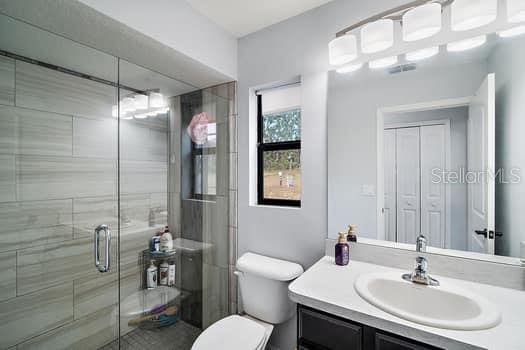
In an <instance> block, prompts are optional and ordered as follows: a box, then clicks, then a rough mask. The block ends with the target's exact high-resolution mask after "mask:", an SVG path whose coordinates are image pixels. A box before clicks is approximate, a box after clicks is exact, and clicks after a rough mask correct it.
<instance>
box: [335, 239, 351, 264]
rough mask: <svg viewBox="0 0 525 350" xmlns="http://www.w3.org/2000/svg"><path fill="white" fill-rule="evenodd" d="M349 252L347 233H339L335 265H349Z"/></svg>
mask: <svg viewBox="0 0 525 350" xmlns="http://www.w3.org/2000/svg"><path fill="white" fill-rule="evenodd" d="M349 250H350V248H349V246H348V243H346V232H339V239H338V242H337V244H336V245H335V263H336V264H337V265H340V266H344V265H348V259H349Z"/></svg>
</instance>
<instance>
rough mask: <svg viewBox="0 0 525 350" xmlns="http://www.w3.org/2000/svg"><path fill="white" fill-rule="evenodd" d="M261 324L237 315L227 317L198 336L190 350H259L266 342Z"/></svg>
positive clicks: (264, 331) (264, 330)
mask: <svg viewBox="0 0 525 350" xmlns="http://www.w3.org/2000/svg"><path fill="white" fill-rule="evenodd" d="M266 333H267V332H266V329H265V327H263V326H262V325H261V324H259V323H257V322H255V321H252V320H250V319H248V318H246V317H241V316H238V315H233V316H228V317H226V318H223V319H222V320H219V321H217V322H215V323H214V324H212V325H211V326H210V327H208V328H207V329H206V330H205V331H204V332H202V333H201V335H199V337H198V338H197V340H196V341H195V343H193V346H192V348H191V350H212V349H213V350H220V349H224V350H259V349H262V347H263V346H264V344H265V343H266V340H267V335H266Z"/></svg>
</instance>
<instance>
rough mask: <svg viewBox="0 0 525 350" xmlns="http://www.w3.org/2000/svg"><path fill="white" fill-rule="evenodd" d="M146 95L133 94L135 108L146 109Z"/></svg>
mask: <svg viewBox="0 0 525 350" xmlns="http://www.w3.org/2000/svg"><path fill="white" fill-rule="evenodd" d="M148 99H149V98H148V95H142V94H140V95H135V109H148Z"/></svg>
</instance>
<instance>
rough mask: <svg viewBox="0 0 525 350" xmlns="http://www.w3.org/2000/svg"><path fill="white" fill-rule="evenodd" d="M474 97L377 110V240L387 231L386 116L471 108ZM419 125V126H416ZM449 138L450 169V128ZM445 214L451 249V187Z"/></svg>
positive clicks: (448, 159) (382, 237)
mask: <svg viewBox="0 0 525 350" xmlns="http://www.w3.org/2000/svg"><path fill="white" fill-rule="evenodd" d="M472 98H473V96H468V97H458V98H450V99H443V100H433V101H427V102H420V103H413V104H406V105H399V106H391V107H379V108H378V109H377V123H376V132H377V137H376V139H377V145H376V147H377V165H376V169H377V174H376V179H377V183H376V188H377V197H376V203H377V207H376V217H377V220H376V225H377V239H378V240H385V229H384V223H383V221H384V211H383V208H384V205H385V203H384V201H385V194H384V167H383V165H384V164H383V161H384V157H383V144H384V142H383V132H384V127H385V115H387V114H390V113H403V112H420V111H429V110H436V109H445V108H454V107H466V106H469V104H470V102H471V100H472ZM423 123H428V122H414V123H400V124H399V125H408V124H412V126H421V125H423ZM415 124H418V125H415ZM434 124H435V123H434ZM447 138H448V146H447V150H446V155H447V160H446V166H447V168H449V165H450V127H449V132H448V133H447ZM445 196H446V198H445V212H446V215H447V218H446V233H445V248H449V247H450V228H451V223H450V216H449V215H448V213H449V212H450V207H451V202H450V186H447V189H446V191H445Z"/></svg>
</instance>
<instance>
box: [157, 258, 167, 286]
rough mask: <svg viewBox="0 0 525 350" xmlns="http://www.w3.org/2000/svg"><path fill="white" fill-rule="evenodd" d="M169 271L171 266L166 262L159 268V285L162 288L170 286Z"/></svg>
mask: <svg viewBox="0 0 525 350" xmlns="http://www.w3.org/2000/svg"><path fill="white" fill-rule="evenodd" d="M168 269H169V265H168V263H167V262H166V260H164V261H163V262H162V263H161V264H160V267H159V285H160V286H167V285H168Z"/></svg>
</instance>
